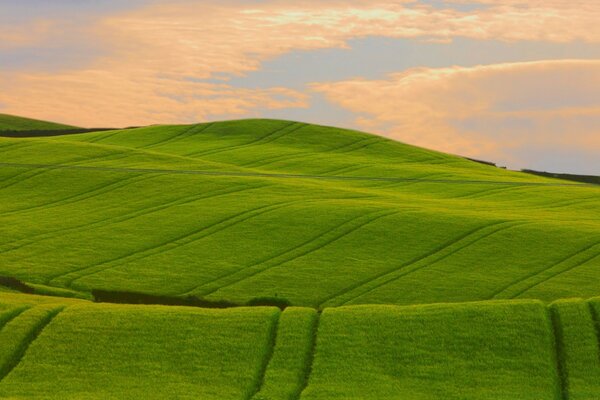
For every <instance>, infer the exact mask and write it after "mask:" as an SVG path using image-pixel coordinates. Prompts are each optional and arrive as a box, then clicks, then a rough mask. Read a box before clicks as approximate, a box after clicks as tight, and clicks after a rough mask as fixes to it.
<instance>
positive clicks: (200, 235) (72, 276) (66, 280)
mask: <svg viewBox="0 0 600 400" xmlns="http://www.w3.org/2000/svg"><path fill="white" fill-rule="evenodd" d="M291 203H294V202H283V203H276V204H273V205H268V206H261V207H256V208H253V209H251V210H246V211H243V212H241V213H238V214H236V215H233V216H230V217H227V218H224V219H221V220H219V221H217V222H215V223H212V224H209V225H207V226H204V227H202V228H200V229H199V230H195V231H193V232H190V233H186V234H183V235H181V236H179V237H177V238H174V239H169V240H167V241H165V242H162V243H160V244H158V245H155V246H152V247H149V248H145V249H142V250H138V251H134V252H133V253H130V254H127V255H124V256H120V257H117V258H113V259H111V260H108V261H104V262H100V263H98V264H93V265H89V266H86V267H83V268H79V269H77V270H74V271H69V272H68V273H65V274H61V275H58V276H55V277H53V278H52V279H51V280H50V282H48V283H49V284H51V285H58V286H70V285H71V284H72V283H73V282H75V281H77V280H80V279H82V278H84V277H87V276H90V275H94V274H96V273H99V272H103V271H106V270H109V269H112V268H116V267H118V266H121V265H123V264H126V263H128V262H131V261H139V260H142V259H145V258H147V257H150V256H152V255H155V254H158V253H164V252H168V251H171V250H173V249H176V248H179V247H182V246H186V245H189V244H190V243H194V242H196V241H198V240H201V239H204V238H205V237H208V236H210V235H213V234H215V233H217V232H220V231H222V230H224V229H227V228H229V227H231V226H233V225H236V224H239V223H242V222H244V221H246V220H249V219H251V218H254V217H257V216H259V215H262V214H265V213H267V212H270V211H274V210H277V209H279V208H282V207H285V206H287V205H289V204H291Z"/></svg>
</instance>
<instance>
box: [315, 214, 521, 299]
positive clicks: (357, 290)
mask: <svg viewBox="0 0 600 400" xmlns="http://www.w3.org/2000/svg"><path fill="white" fill-rule="evenodd" d="M515 225H516V223H511V222H495V223H492V224H488V225H484V226H480V227H478V228H475V229H473V230H470V231H468V232H466V233H464V234H462V235H460V236H459V237H457V238H454V239H452V240H451V241H449V242H447V243H445V244H444V245H442V246H440V247H437V248H435V249H433V250H432V251H430V252H428V253H426V254H423V255H421V256H418V257H417V258H415V259H413V260H411V261H408V262H406V263H404V264H402V265H400V266H399V267H397V268H394V269H393V270H391V271H384V272H382V273H380V274H378V275H376V276H374V277H370V278H368V279H366V280H363V281H361V282H358V283H356V284H354V285H352V286H350V287H349V288H346V289H344V290H342V291H340V292H338V293H336V294H334V295H332V296H330V297H327V298H325V299H323V300H322V301H321V304H319V307H329V306H339V305H343V304H347V303H349V302H350V301H352V300H354V299H357V298H359V297H361V296H364V295H365V294H367V293H370V292H372V291H374V290H376V289H378V288H380V287H381V286H384V285H387V284H389V283H391V282H393V281H395V280H397V279H400V278H402V277H403V276H405V275H408V274H409V273H412V272H415V271H418V270H420V269H423V268H425V267H428V266H430V265H433V264H435V263H437V262H439V261H442V260H444V259H445V258H447V257H450V256H451V255H453V254H455V253H457V252H459V251H460V250H463V249H464V248H466V247H469V246H471V245H472V244H474V243H476V242H477V241H479V240H482V239H485V238H487V237H489V236H491V235H493V234H495V233H497V232H499V231H501V230H504V229H508V228H512V227H514V226H515Z"/></svg>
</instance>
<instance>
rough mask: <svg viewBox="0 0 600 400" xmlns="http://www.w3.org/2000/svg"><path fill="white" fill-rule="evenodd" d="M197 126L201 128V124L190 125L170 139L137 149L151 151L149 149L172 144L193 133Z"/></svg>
mask: <svg viewBox="0 0 600 400" xmlns="http://www.w3.org/2000/svg"><path fill="white" fill-rule="evenodd" d="M199 126H202V125H201V124H195V125H190V126H188V127H187V128H184V129H181V130H180V131H179V132H177V133H176V134H174V135H173V136H170V137H168V138H166V139H162V140H159V141H158V142H154V143H150V144H146V145H144V146H139V147H137V148H138V149H151V148H153V147H156V146H162V145H164V144H166V143H170V142H173V141H175V140H178V139H179V138H180V137H182V136H185V135H186V134H187V133H190V132H193V131H194V130H195V129H196V128H197V127H199Z"/></svg>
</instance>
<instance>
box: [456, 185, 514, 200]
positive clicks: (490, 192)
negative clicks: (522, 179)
mask: <svg viewBox="0 0 600 400" xmlns="http://www.w3.org/2000/svg"><path fill="white" fill-rule="evenodd" d="M518 189H524V187H521V186H509V187H500V188H490V189H484V190H480V191H477V192H474V193H468V194H466V195H462V196H455V197H451V198H450V199H451V200H471V199H479V198H481V197H485V196H488V195H491V196H493V195H495V194H497V193H499V192H504V191H507V190H509V191H510V190H518Z"/></svg>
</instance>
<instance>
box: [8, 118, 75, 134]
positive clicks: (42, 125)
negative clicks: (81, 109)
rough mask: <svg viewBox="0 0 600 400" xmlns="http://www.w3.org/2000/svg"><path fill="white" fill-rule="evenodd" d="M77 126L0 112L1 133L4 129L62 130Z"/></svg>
mask: <svg viewBox="0 0 600 400" xmlns="http://www.w3.org/2000/svg"><path fill="white" fill-rule="evenodd" d="M75 128H76V127H75V126H71V125H64V124H57V123H55V122H47V121H40V120H37V119H31V118H23V117H17V116H14V115H8V114H0V133H1V132H4V131H13V132H31V131H60V130H68V129H75Z"/></svg>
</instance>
